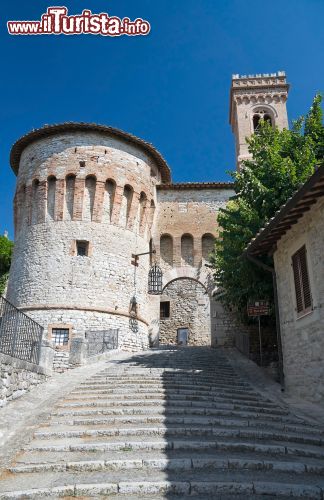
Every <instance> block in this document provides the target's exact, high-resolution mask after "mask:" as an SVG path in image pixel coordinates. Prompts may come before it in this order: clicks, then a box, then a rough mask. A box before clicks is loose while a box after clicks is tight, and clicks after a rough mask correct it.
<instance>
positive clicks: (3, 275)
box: [0, 236, 13, 295]
mask: <svg viewBox="0 0 324 500" xmlns="http://www.w3.org/2000/svg"><path fill="white" fill-rule="evenodd" d="M12 251H13V242H12V241H10V240H9V239H8V238H6V236H0V295H1V294H2V293H3V292H4V289H5V287H6V283H7V279H8V273H9V269H10V263H11V256H12Z"/></svg>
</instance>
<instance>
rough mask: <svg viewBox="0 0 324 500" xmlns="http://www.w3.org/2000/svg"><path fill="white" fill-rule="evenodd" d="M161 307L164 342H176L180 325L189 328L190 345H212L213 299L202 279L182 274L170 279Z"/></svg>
mask: <svg viewBox="0 0 324 500" xmlns="http://www.w3.org/2000/svg"><path fill="white" fill-rule="evenodd" d="M160 311H161V315H160V344H176V343H177V331H178V329H179V328H188V329H189V339H188V345H211V331H210V330H211V328H210V299H209V295H208V293H207V290H206V288H205V286H204V285H203V284H202V283H201V282H200V281H198V280H197V279H194V278H191V277H181V278H175V279H173V280H172V281H170V282H169V283H167V284H166V285H165V287H164V289H163V294H162V296H161V309H160Z"/></svg>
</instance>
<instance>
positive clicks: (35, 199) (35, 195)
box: [31, 179, 40, 224]
mask: <svg viewBox="0 0 324 500" xmlns="http://www.w3.org/2000/svg"><path fill="white" fill-rule="evenodd" d="M39 191H40V190H39V180H38V179H35V180H34V181H33V184H32V203H31V209H32V213H31V223H32V224H37V222H38V211H39Z"/></svg>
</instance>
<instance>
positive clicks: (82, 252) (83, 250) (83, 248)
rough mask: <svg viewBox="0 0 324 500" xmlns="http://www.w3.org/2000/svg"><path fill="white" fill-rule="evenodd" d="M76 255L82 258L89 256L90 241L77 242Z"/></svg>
mask: <svg viewBox="0 0 324 500" xmlns="http://www.w3.org/2000/svg"><path fill="white" fill-rule="evenodd" d="M76 254H77V255H78V256H80V257H87V256H88V254H89V241H77V242H76Z"/></svg>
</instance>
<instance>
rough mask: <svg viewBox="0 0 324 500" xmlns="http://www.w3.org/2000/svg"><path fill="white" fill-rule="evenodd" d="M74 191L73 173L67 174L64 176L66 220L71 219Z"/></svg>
mask: <svg viewBox="0 0 324 500" xmlns="http://www.w3.org/2000/svg"><path fill="white" fill-rule="evenodd" d="M74 191H75V175H67V176H66V178H65V207H64V208H65V210H64V218H65V219H66V220H72V219H73V206H74Z"/></svg>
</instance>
